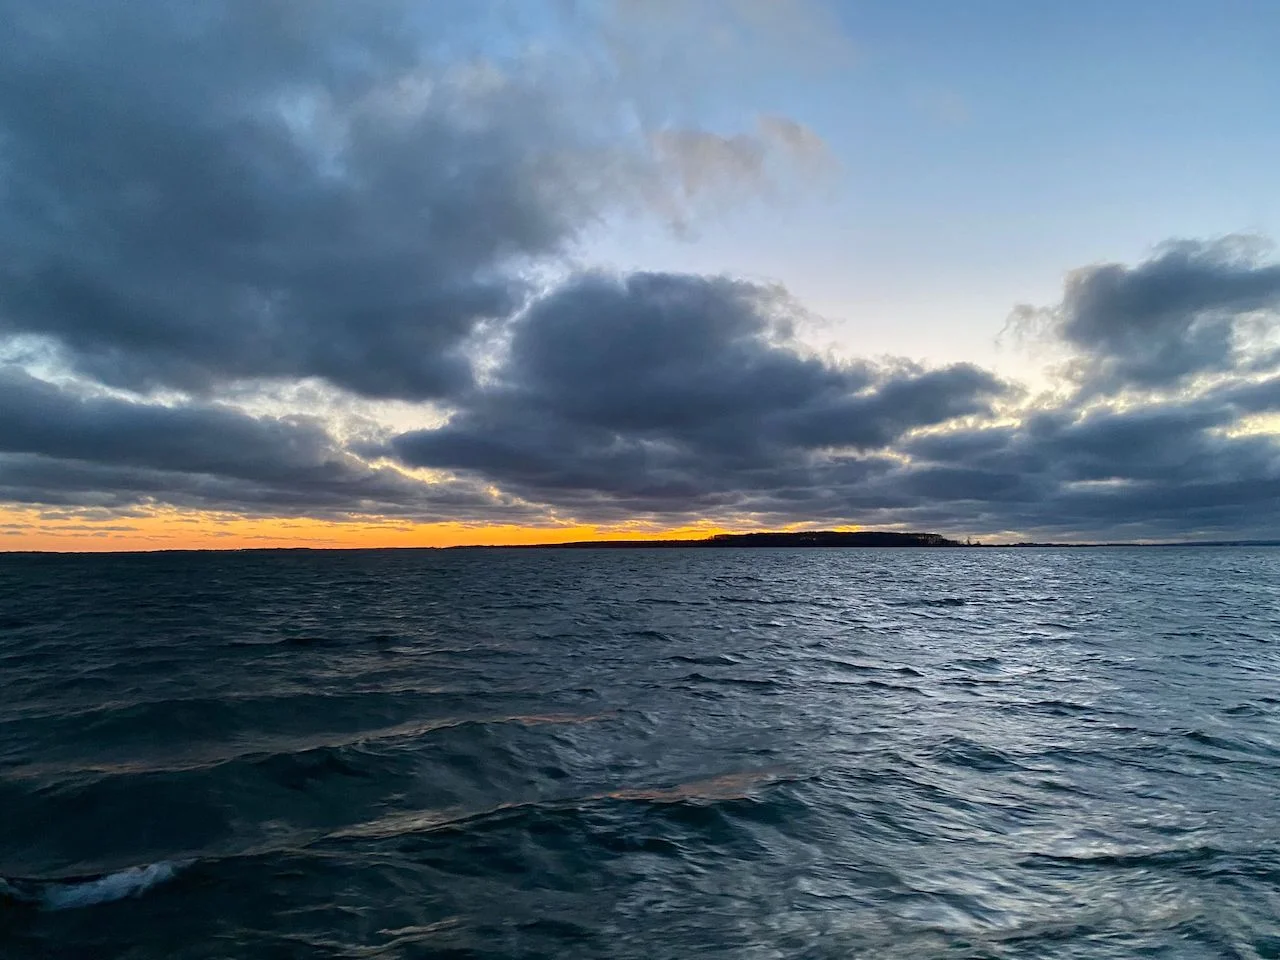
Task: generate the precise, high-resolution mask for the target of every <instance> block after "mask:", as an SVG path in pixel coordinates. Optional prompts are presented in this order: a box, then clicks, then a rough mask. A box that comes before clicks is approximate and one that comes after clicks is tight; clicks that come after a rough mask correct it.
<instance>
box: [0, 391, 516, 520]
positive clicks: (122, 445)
mask: <svg viewBox="0 0 1280 960" xmlns="http://www.w3.org/2000/svg"><path fill="white" fill-rule="evenodd" d="M0 410H3V412H4V413H3V416H0V500H8V501H11V502H21V503H44V504H68V505H69V504H80V505H98V506H110V507H117V508H125V507H129V506H136V505H139V504H146V503H157V502H159V503H166V504H171V505H180V506H188V507H193V508H199V509H216V510H232V511H244V512H255V513H261V512H267V513H285V514H296V513H305V514H309V515H319V516H328V517H333V516H348V515H352V514H370V513H386V514H395V515H409V516H417V517H419V518H423V519H428V518H430V519H452V518H455V517H467V518H472V517H474V516H477V515H484V516H486V517H490V516H497V515H499V514H502V513H503V512H504V511H506V512H507V513H509V514H511V515H513V516H520V515H523V514H524V512H523V511H521V510H520V509H519V508H517V507H514V506H513V505H512V504H511V502H510V500H509V499H504V498H501V497H494V496H492V495H490V494H488V493H486V492H484V491H483V490H480V489H478V488H476V487H475V486H473V485H470V484H466V483H462V482H457V481H448V482H441V483H424V482H422V481H420V480H418V479H415V478H412V477H409V476H406V475H405V474H403V473H401V472H399V471H397V470H394V469H391V468H389V467H377V466H371V465H369V464H367V463H365V462H364V461H362V460H359V459H358V458H356V457H355V456H353V455H352V454H350V453H348V452H346V451H344V450H342V449H341V448H340V446H339V445H338V444H337V443H336V441H335V439H334V438H333V437H332V436H331V435H330V434H329V433H328V432H327V431H326V430H325V428H324V427H323V425H322V424H320V423H319V422H317V421H315V420H314V419H310V418H305V417H293V418H283V419H281V418H271V417H252V416H249V415H248V414H245V413H243V412H241V411H238V410H235V409H231V408H226V407H219V406H209V405H187V406H172V407H171V406H163V405H160V404H154V403H138V402H133V401H128V400H121V399H117V398H113V397H107V396H84V395H79V394H76V393H73V392H70V391H68V390H65V389H62V388H59V387H57V386H55V385H53V384H50V383H47V382H44V381H41V380H37V379H35V378H33V377H30V376H28V375H27V374H25V373H23V372H21V371H18V370H14V369H12V368H8V369H6V368H0Z"/></svg>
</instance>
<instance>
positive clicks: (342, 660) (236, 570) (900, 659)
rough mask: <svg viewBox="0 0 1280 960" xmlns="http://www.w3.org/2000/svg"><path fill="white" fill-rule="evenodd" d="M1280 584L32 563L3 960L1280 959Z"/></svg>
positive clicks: (382, 558)
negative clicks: (399, 959) (405, 959)
mask: <svg viewBox="0 0 1280 960" xmlns="http://www.w3.org/2000/svg"><path fill="white" fill-rule="evenodd" d="M1278 672H1280V550H1268V549H1241V548H1197V549H1163V548H1162V549H1137V550H1130V549H1088V550H1085V549H1076V550H1056V549H1045V550H1035V549H1023V550H999V549H981V550H912V549H902V550H858V549H853V550H817V549H814V550H669V551H668V550H608V551H547V552H532V551H531V552H522V551H500V550H492V551H474V552H458V551H445V552H435V551H368V552H342V553H324V552H314V553H312V552H253V553H213V554H154V555H127V556H97V557H93V556H39V557H35V556H19V555H9V556H2V557H0V876H3V877H4V878H5V879H4V880H3V881H2V882H0V957H3V958H5V960H16V958H37V957H38V958H63V957H69V958H80V957H84V958H94V960H108V958H131V960H143V958H146V960H151V958H155V960H160V958H165V960H170V958H197V957H198V958H215V957H216V958H236V960H255V958H293V957H298V958H302V957H306V958H328V957H333V958H359V957H388V958H396V957H444V958H448V957H454V958H463V957H466V958H517V957H519V958H534V957H545V958H588V957H591V958H594V957H601V958H604V957H610V958H642V957H643V958H673V960H674V958H681V960H684V958H689V957H701V956H707V957H717V956H722V957H742V958H762V960H763V958H793V957H794V958H827V957H833V958H834V957H887V958H892V957H910V958H913V960H923V958H931V957H945V958H959V957H972V958H977V957H985V958H1014V957H1019V958H1021V957H1028V958H1030V957H1044V958H1072V957H1125V958H1128V957H1162V958H1201V957H1204V958H1208V957H1213V958H1219V957H1236V958H1258V957H1280V921H1278V920H1277V918H1280V681H1278V678H1277V674H1278Z"/></svg>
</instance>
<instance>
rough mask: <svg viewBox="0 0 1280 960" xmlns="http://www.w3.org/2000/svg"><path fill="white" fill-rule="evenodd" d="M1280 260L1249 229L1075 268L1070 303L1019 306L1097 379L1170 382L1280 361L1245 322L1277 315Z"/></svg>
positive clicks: (1113, 385) (1102, 383) (1111, 384)
mask: <svg viewBox="0 0 1280 960" xmlns="http://www.w3.org/2000/svg"><path fill="white" fill-rule="evenodd" d="M1277 310H1280V264H1276V263H1270V262H1267V261H1265V260H1263V259H1262V257H1261V251H1260V244H1259V243H1257V242H1256V241H1251V240H1249V239H1247V238H1239V237H1236V238H1229V239H1226V240H1219V241H1215V242H1196V241H1182V242H1176V243H1169V244H1167V245H1165V246H1164V247H1163V248H1162V249H1161V250H1160V251H1159V252H1158V253H1157V254H1156V255H1155V256H1153V257H1152V258H1151V259H1149V260H1147V261H1145V262H1143V263H1140V264H1138V265H1137V266H1133V267H1130V266H1125V265H1123V264H1118V263H1108V264H1102V265H1099V266H1093V267H1085V268H1082V269H1079V270H1076V271H1074V272H1073V273H1072V274H1071V275H1070V276H1069V278H1068V280H1067V284H1066V290H1065V292H1064V296H1063V300H1062V303H1061V304H1059V305H1058V306H1056V307H1053V308H1050V309H1049V310H1045V311H1034V310H1031V309H1030V308H1025V307H1024V308H1020V317H1021V318H1022V319H1023V320H1024V321H1031V322H1032V323H1033V324H1034V323H1047V325H1048V329H1049V331H1050V332H1051V333H1052V334H1053V335H1054V336H1056V337H1060V338H1061V339H1062V341H1063V342H1064V343H1065V344H1066V345H1067V346H1069V347H1070V348H1072V349H1074V350H1075V351H1077V353H1078V355H1079V358H1080V359H1079V362H1078V365H1077V366H1078V373H1079V375H1080V376H1081V377H1082V378H1083V379H1084V380H1085V381H1086V382H1087V383H1088V385H1089V386H1090V387H1092V388H1096V389H1103V390H1109V391H1110V390H1118V389H1122V388H1124V387H1137V388H1148V389H1149V388H1165V387H1171V386H1176V385H1177V384H1179V383H1181V382H1183V381H1185V380H1187V379H1188V378H1190V377H1193V376H1195V375H1197V374H1204V373H1222V372H1226V371H1231V370H1235V369H1238V368H1241V367H1257V366H1260V365H1265V364H1267V363H1274V362H1276V360H1277V359H1280V358H1277V357H1276V355H1275V353H1274V351H1272V352H1268V351H1266V350H1265V349H1264V350H1262V351H1259V350H1258V347H1259V345H1258V344H1255V343H1250V342H1249V340H1248V332H1249V331H1248V330H1247V329H1246V327H1245V323H1246V321H1247V320H1248V319H1249V318H1250V317H1251V316H1252V315H1255V314H1257V313H1259V312H1261V313H1264V314H1266V315H1268V317H1269V320H1270V323H1271V324H1272V325H1274V324H1275V321H1276V316H1277V314H1276V312H1277Z"/></svg>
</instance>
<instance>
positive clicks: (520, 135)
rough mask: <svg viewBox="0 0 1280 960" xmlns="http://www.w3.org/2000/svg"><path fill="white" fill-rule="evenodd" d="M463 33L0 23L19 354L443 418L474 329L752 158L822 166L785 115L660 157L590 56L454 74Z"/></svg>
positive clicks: (116, 16) (530, 59) (265, 11)
mask: <svg viewBox="0 0 1280 960" xmlns="http://www.w3.org/2000/svg"><path fill="white" fill-rule="evenodd" d="M483 6H484V5H480V7H479V8H478V9H477V11H476V12H475V16H476V17H478V18H480V19H481V20H483V19H484V13H483ZM466 10H467V8H466V7H463V6H461V5H445V6H442V7H435V6H432V7H429V8H428V7H426V6H424V5H421V4H414V3H411V2H408V0H405V2H403V3H400V2H391V0H374V2H372V3H369V4H360V5H355V4H351V3H348V2H345V0H309V2H287V0H267V2H262V0H228V2H226V3H219V4H214V5H210V6H204V7H200V8H195V7H192V6H191V5H190V4H187V3H183V2H179V0H140V2H138V3H131V4H120V3H106V4H103V3H98V2H96V0H94V2H91V0H72V2H70V3H68V4H59V5H58V6H57V7H56V8H51V7H49V6H48V5H47V4H43V3H38V2H35V0H0V12H2V13H3V16H4V20H5V22H6V23H7V24H10V28H11V30H12V35H11V37H10V42H9V43H8V45H7V54H6V56H5V57H4V58H3V59H2V60H0V170H2V171H3V177H4V187H5V189H4V190H3V192H2V193H0V224H3V226H0V335H3V334H5V333H8V334H10V335H16V334H21V335H27V336H29V337H36V338H38V339H41V340H42V341H44V342H46V343H47V344H49V345H50V347H51V348H52V349H53V350H54V352H55V354H56V356H57V357H58V358H60V359H61V360H62V361H64V362H65V363H67V364H69V365H70V366H71V367H72V368H73V369H74V370H76V371H78V372H79V373H80V374H82V375H84V376H86V377H89V378H92V379H95V380H98V381H100V382H102V383H106V384H111V385H113V386H117V387H123V388H128V389H133V390H139V391H144V392H145V391H149V390H152V389H156V388H162V387H163V388H176V389H179V390H184V391H189V392H190V391H194V392H204V391H210V390H213V389H215V388H216V387H217V386H218V385H219V384H220V383H223V382H227V381H234V380H255V379H262V378H274V379H281V380H290V379H297V378H305V377H315V378H322V379H324V380H327V381H329V382H330V383H332V384H335V385H337V386H339V387H341V388H344V389H346V390H349V391H352V392H355V393H358V394H362V395H365V396H369V397H381V398H401V399H410V400H423V399H432V398H440V397H447V396H449V395H452V394H454V393H456V392H458V391H460V390H463V389H465V388H466V386H467V385H468V384H469V383H470V380H471V376H472V370H471V364H470V361H469V356H468V338H469V337H470V336H471V335H472V333H473V332H474V331H475V330H476V328H477V326H478V325H480V324H482V323H484V322H485V321H490V320H495V319H502V318H505V317H507V316H509V315H510V314H511V313H512V312H513V311H515V310H517V309H518V308H519V307H520V305H521V304H522V303H523V301H524V299H525V298H526V297H527V295H528V294H529V291H530V288H529V285H528V279H527V277H528V273H529V269H530V268H531V267H532V266H535V265H538V264H541V263H544V262H546V261H548V260H551V261H554V260H555V259H556V258H558V257H560V256H562V255H564V254H565V253H567V252H568V251H569V249H570V248H571V247H572V245H573V244H574V243H575V242H576V241H577V239H578V238H579V236H580V235H581V232H582V231H583V229H585V228H587V227H590V226H592V225H594V224H595V223H596V222H598V220H599V219H600V218H601V217H602V216H604V215H605V213H606V212H607V211H609V210H614V209H621V208H628V207H633V206H634V205H636V204H642V203H644V202H645V198H646V197H649V198H651V197H654V196H658V195H660V194H662V193H664V192H666V194H667V196H668V197H669V196H670V192H669V191H664V188H663V187H662V184H664V183H665V182H667V181H668V180H670V178H672V177H676V178H678V179H682V180H683V181H684V183H685V186H686V187H690V186H692V184H693V183H694V181H695V180H696V181H697V185H698V189H700V190H712V189H714V184H715V182H716V181H717V180H718V179H721V178H727V179H728V180H731V181H736V180H740V179H741V177H742V176H743V173H744V168H743V167H742V164H741V162H740V161H741V160H742V159H743V158H744V157H745V156H746V154H747V153H749V152H751V151H750V149H747V148H745V147H743V146H742V145H743V144H754V145H756V147H758V149H759V150H760V151H761V156H762V157H764V156H765V155H766V154H767V155H769V156H772V155H773V154H775V153H785V154H787V155H791V156H800V155H804V156H810V155H812V153H813V151H814V150H816V149H817V147H816V146H815V144H816V138H815V137H814V136H813V135H812V134H811V133H810V132H807V131H805V130H804V129H803V128H801V127H800V126H799V125H796V124H794V123H792V122H791V121H787V120H785V119H781V118H775V119H771V120H768V121H763V122H762V124H763V125H762V126H761V128H760V131H759V132H758V133H756V134H744V135H743V137H744V138H745V139H742V138H735V137H734V136H732V135H728V136H723V137H722V136H720V135H717V134H712V133H708V132H704V131H700V130H697V129H689V130H687V131H685V132H684V133H682V134H680V135H675V134H672V136H674V137H675V139H676V141H678V145H670V144H668V145H667V146H665V147H663V148H662V149H661V150H659V151H658V153H661V156H658V155H656V154H655V147H654V145H653V143H651V142H650V141H649V140H648V139H647V138H646V136H644V135H637V134H636V133H635V132H634V131H630V132H629V131H628V130H627V129H626V125H627V120H626V115H627V109H626V105H625V103H623V102H601V101H600V100H599V99H597V98H594V97H593V96H592V95H590V94H589V93H583V92H580V91H582V90H583V89H584V88H585V89H588V90H589V89H590V87H591V82H590V73H589V71H590V70H592V69H595V68H593V67H592V61H591V60H590V58H589V57H586V56H583V57H580V58H579V59H578V60H577V61H574V62H573V64H572V65H571V66H560V65H558V63H557V61H556V59H555V58H549V57H541V58H540V57H538V56H536V55H534V54H533V53H531V52H520V50H521V49H522V45H521V44H515V45H514V46H515V47H516V49H517V52H515V53H512V52H510V51H509V50H507V51H504V50H502V49H501V46H502V44H501V43H500V42H494V43H492V44H491V46H492V47H494V48H495V50H494V51H489V50H486V49H483V48H482V49H480V50H478V51H475V52H472V53H469V54H468V55H466V56H462V55H459V54H457V53H456V52H455V53H452V54H451V53H450V52H449V51H448V50H447V49H446V50H445V52H443V53H442V52H440V48H441V46H442V45H444V46H445V47H446V48H447V45H448V41H449V40H450V39H453V38H455V37H456V36H465V35H466V31H465V30H462V29H461V28H460V27H459V25H458V24H456V23H453V22H452V21H453V20H457V19H460V18H463V17H464V16H465V11H466ZM523 46H528V43H527V42H526V43H525V44H523ZM584 70H585V71H588V74H587V75H586V76H584V75H583V73H582V71H584ZM658 139H659V140H660V141H662V142H666V141H665V140H663V138H661V137H659V138H658ZM710 143H720V144H722V145H724V149H721V150H719V151H713V152H714V153H715V155H714V156H712V155H710V154H708V153H707V152H706V151H705V150H704V149H702V148H701V147H695V146H692V145H694V144H704V145H705V144H710ZM735 158H737V159H735Z"/></svg>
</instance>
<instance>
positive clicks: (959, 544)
mask: <svg viewBox="0 0 1280 960" xmlns="http://www.w3.org/2000/svg"><path fill="white" fill-rule="evenodd" d="M1277 546H1280V540H1180V541H1164V542H1153V543H1142V542H1137V541H1118V540H1117V541H1105V542H1089V543H1054V542H1048V541H1043V542H1042V541H1033V540H1019V541H1016V542H1013V543H977V542H963V541H960V540H952V539H949V538H947V537H944V536H942V535H941V534H938V533H898V532H895V531H888V530H863V531H857V532H844V531H839V530H801V531H797V532H786V533H782V532H772V533H721V534H717V535H715V536H712V537H704V538H702V539H698V540H573V541H570V542H568V543H518V544H509V545H503V544H490V545H480V544H467V545H458V546H452V547H442V548H441V549H444V550H631V549H648V550H706V549H724V548H731V547H739V548H740V547H749V548H753V549H760V548H770V547H773V548H797V547H804V548H815V547H816V548H823V547H825V548H863V549H867V548H877V549H882V548H885V547H892V548H916V549H931V550H932V549H959V550H978V549H994V548H1005V549H1007V548H1010V547H1018V548H1046V547H1073V548H1081V547H1277Z"/></svg>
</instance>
